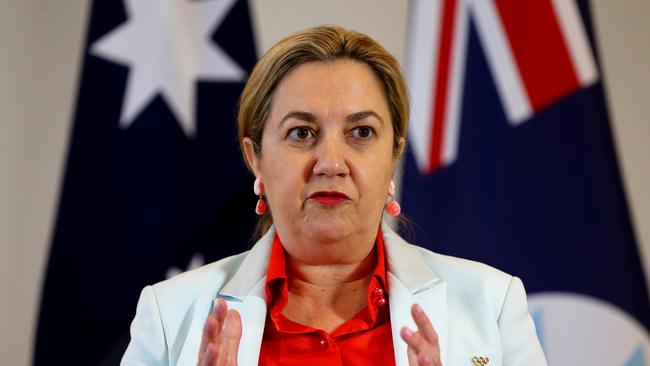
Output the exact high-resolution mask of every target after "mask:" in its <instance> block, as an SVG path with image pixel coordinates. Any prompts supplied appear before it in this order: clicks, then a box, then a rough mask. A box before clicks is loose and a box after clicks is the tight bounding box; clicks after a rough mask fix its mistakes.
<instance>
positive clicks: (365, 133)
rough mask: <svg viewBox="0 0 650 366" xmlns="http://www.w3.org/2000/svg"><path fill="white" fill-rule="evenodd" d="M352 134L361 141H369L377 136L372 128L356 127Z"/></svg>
mask: <svg viewBox="0 0 650 366" xmlns="http://www.w3.org/2000/svg"><path fill="white" fill-rule="evenodd" d="M352 134H353V135H354V137H357V138H360V139H369V138H370V137H372V136H373V135H374V134H375V130H373V129H372V127H369V126H359V127H356V128H355V129H354V130H352Z"/></svg>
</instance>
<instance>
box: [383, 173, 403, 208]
mask: <svg viewBox="0 0 650 366" xmlns="http://www.w3.org/2000/svg"><path fill="white" fill-rule="evenodd" d="M388 196H389V197H390V200H389V201H388V203H387V204H386V213H388V215H389V216H393V217H395V216H398V215H399V214H400V212H402V207H401V206H400V205H399V203H398V202H397V200H395V198H394V196H395V183H394V182H393V181H392V180H391V181H390V187H389V188H388Z"/></svg>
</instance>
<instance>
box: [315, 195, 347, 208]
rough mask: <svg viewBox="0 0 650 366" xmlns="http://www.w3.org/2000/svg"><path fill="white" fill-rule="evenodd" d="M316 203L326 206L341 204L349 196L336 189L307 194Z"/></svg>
mask: <svg viewBox="0 0 650 366" xmlns="http://www.w3.org/2000/svg"><path fill="white" fill-rule="evenodd" d="M309 198H310V199H312V200H314V201H315V202H316V203H318V204H319V205H322V206H327V207H336V206H339V205H342V204H343V203H345V202H346V201H348V200H349V199H350V198H349V197H348V196H347V195H346V194H345V193H342V192H337V191H320V192H316V193H314V194H312V195H311V196H309Z"/></svg>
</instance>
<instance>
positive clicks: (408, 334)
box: [402, 327, 413, 338]
mask: <svg viewBox="0 0 650 366" xmlns="http://www.w3.org/2000/svg"><path fill="white" fill-rule="evenodd" d="M402 333H403V334H404V336H405V337H406V338H411V337H412V336H413V331H412V330H410V329H409V328H406V327H404V328H403V329H402Z"/></svg>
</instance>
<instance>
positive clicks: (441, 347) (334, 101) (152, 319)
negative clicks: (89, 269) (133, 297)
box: [122, 26, 546, 366]
mask: <svg viewBox="0 0 650 366" xmlns="http://www.w3.org/2000/svg"><path fill="white" fill-rule="evenodd" d="M407 99H408V98H407V92H406V86H405V83H404V79H403V76H402V74H401V71H400V69H399V66H398V64H397V62H396V60H395V59H394V58H393V57H392V56H391V55H390V54H388V53H387V52H386V51H385V50H384V49H383V48H382V47H381V46H379V45H378V44H377V43H376V42H374V41H373V40H372V39H370V38H369V37H367V36H365V35H363V34H359V33H356V32H353V31H349V30H345V29H342V28H340V27H331V26H328V27H317V28H313V29H308V30H305V31H302V32H299V33H296V34H294V35H292V36H289V37H288V38H286V39H284V40H282V41H281V42H279V43H278V44H277V45H275V46H274V47H273V48H271V49H270V50H269V51H268V52H267V53H266V54H265V55H264V56H263V57H262V58H261V60H260V61H259V63H258V64H257V66H256V67H255V69H254V70H253V72H252V74H251V76H250V79H249V81H248V83H247V85H246V87H245V89H244V91H243V93H242V96H241V101H240V108H239V116H238V123H239V135H240V142H241V146H242V151H243V153H244V158H245V161H246V163H247V165H248V167H249V169H250V170H251V171H252V172H253V174H254V175H255V177H256V182H255V183H256V184H255V187H254V191H255V194H256V195H258V196H259V197H260V200H259V201H258V206H257V207H256V211H257V213H258V214H260V215H262V218H261V225H260V228H261V232H262V233H264V236H263V237H262V238H261V239H260V240H259V241H258V242H257V243H256V244H255V245H254V246H253V248H252V249H251V250H250V251H248V252H246V253H242V254H240V255H237V256H234V257H230V258H226V259H223V260H220V261H218V262H215V263H212V264H209V265H207V266H204V267H202V268H200V269H197V270H194V271H191V272H187V273H185V274H182V275H179V276H176V277H174V278H172V279H170V280H168V281H164V282H161V283H158V284H156V285H154V286H149V287H147V288H145V289H144V290H143V292H142V295H141V298H140V301H139V304H138V309H137V313H136V317H135V319H134V321H133V324H132V326H131V336H132V339H131V343H130V344H129V347H128V349H127V351H126V354H125V355H124V358H123V360H122V363H123V364H125V365H130V364H146V365H153V364H165V365H167V364H173V365H176V364H178V365H194V364H197V362H198V364H199V365H235V364H238V365H255V364H260V365H300V364H306V363H309V364H312V365H330V364H334V365H336V364H348V365H442V364H444V365H487V364H489V365H491V366H492V365H545V364H546V361H545V359H544V355H543V353H542V350H541V347H540V345H539V342H538V340H537V337H536V334H535V328H534V325H533V322H532V320H531V318H530V316H529V315H528V313H527V308H526V296H525V292H524V289H523V286H522V284H521V281H520V280H519V279H517V278H516V277H512V276H509V275H507V274H504V273H502V272H500V271H498V270H495V269H493V268H491V267H488V266H485V265H482V264H479V263H475V262H471V261H466V260H461V259H457V258H451V257H447V256H442V255H439V254H435V253H432V252H430V251H427V250H425V249H422V248H418V247H415V246H412V245H409V244H407V243H406V242H404V240H402V239H401V238H400V237H399V236H398V235H397V234H395V233H394V232H393V231H392V230H391V229H390V228H389V227H388V226H386V225H384V224H382V217H383V212H384V211H385V210H386V211H387V213H389V214H392V215H397V214H399V205H398V204H397V202H395V201H394V200H393V199H392V195H393V184H392V181H391V177H392V176H393V173H394V170H395V166H396V164H397V162H398V160H399V158H400V156H401V154H402V152H403V150H404V145H405V134H406V126H407V121H408V100H407ZM271 222H272V225H271ZM206 318H207V319H206Z"/></svg>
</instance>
